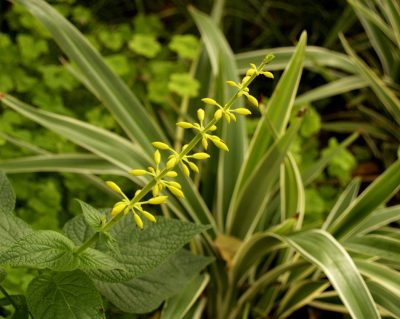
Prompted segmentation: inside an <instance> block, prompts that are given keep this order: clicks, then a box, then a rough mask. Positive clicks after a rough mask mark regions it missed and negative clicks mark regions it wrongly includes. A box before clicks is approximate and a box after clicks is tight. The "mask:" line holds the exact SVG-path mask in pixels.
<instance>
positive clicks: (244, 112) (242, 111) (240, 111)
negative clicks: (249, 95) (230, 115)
mask: <svg viewBox="0 0 400 319" xmlns="http://www.w3.org/2000/svg"><path fill="white" fill-rule="evenodd" d="M231 112H235V113H237V114H240V115H250V114H251V112H250V110H248V109H246V108H244V107H238V108H237V109H234V110H231Z"/></svg>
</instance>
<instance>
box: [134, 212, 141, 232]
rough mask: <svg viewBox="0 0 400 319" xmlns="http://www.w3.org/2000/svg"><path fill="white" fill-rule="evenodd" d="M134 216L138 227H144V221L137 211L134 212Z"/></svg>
mask: <svg viewBox="0 0 400 319" xmlns="http://www.w3.org/2000/svg"><path fill="white" fill-rule="evenodd" d="M133 218H134V219H135V223H136V225H137V227H139V228H140V229H143V221H142V219H141V218H140V216H139V215H138V214H137V213H133Z"/></svg>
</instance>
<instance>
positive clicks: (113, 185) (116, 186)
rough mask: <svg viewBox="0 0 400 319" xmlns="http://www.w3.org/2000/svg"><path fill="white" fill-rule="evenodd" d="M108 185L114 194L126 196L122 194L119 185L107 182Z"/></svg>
mask: <svg viewBox="0 0 400 319" xmlns="http://www.w3.org/2000/svg"><path fill="white" fill-rule="evenodd" d="M106 184H107V186H108V187H109V188H111V189H112V190H113V191H114V192H116V193H118V194H121V195H123V194H124V193H123V192H122V190H121V188H120V187H119V186H118V185H117V184H115V183H114V182H111V181H107V182H106Z"/></svg>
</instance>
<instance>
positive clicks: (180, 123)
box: [176, 122, 193, 128]
mask: <svg viewBox="0 0 400 319" xmlns="http://www.w3.org/2000/svg"><path fill="white" fill-rule="evenodd" d="M176 126H179V127H182V128H192V127H193V124H192V123H189V122H178V123H176Z"/></svg>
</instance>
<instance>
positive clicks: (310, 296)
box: [276, 280, 329, 319]
mask: <svg viewBox="0 0 400 319" xmlns="http://www.w3.org/2000/svg"><path fill="white" fill-rule="evenodd" d="M328 287H329V283H327V282H325V281H322V282H321V281H316V282H314V281H310V280H306V281H297V282H294V283H293V284H292V285H291V287H290V288H289V290H288V291H287V292H286V293H285V295H284V297H283V298H282V300H281V301H280V303H279V307H278V309H277V315H276V316H277V318H280V319H285V318H288V317H289V315H291V314H292V313H293V312H294V311H296V310H297V309H300V308H301V307H303V306H305V305H307V304H308V303H309V302H311V301H312V300H314V299H315V298H316V297H317V296H319V295H320V294H321V293H322V292H323V291H324V290H325V289H326V288H328Z"/></svg>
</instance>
